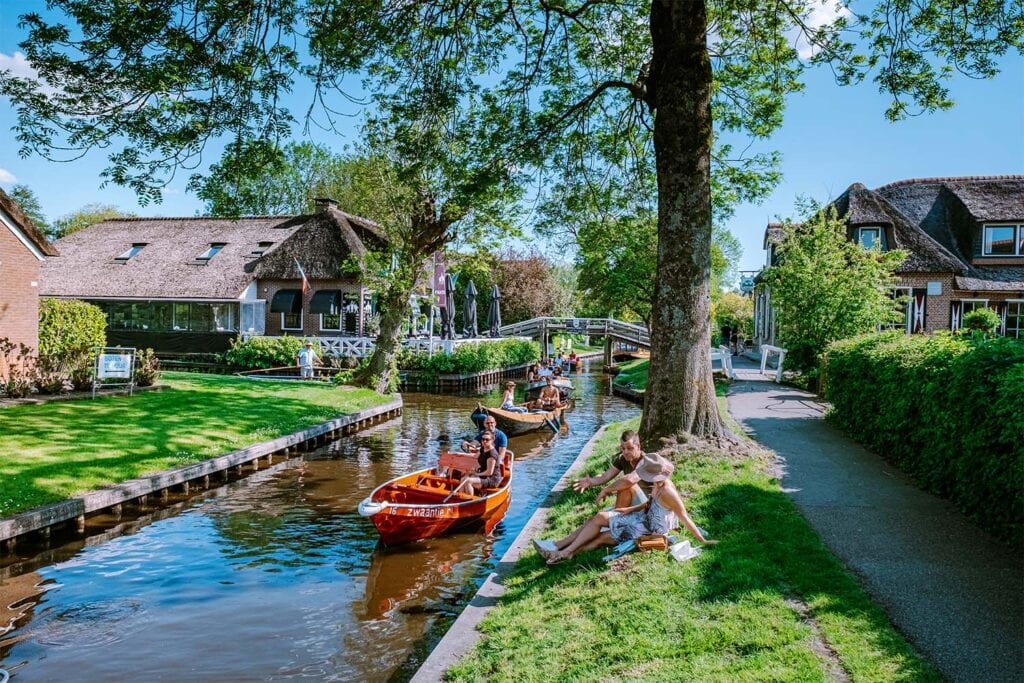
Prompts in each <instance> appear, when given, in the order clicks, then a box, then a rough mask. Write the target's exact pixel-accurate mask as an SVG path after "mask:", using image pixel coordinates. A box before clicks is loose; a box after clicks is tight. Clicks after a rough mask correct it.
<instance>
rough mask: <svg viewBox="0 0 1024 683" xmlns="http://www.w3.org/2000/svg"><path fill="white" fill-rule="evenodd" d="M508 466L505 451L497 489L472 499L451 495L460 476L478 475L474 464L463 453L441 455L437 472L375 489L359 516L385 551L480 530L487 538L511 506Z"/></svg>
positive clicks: (424, 472) (407, 476) (408, 476)
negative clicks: (374, 531) (370, 523)
mask: <svg viewBox="0 0 1024 683" xmlns="http://www.w3.org/2000/svg"><path fill="white" fill-rule="evenodd" d="M512 461H513V456H512V453H511V451H509V452H508V453H507V455H506V458H505V464H503V465H502V468H501V470H502V478H501V484H500V485H499V486H498V487H497V488H493V489H483V490H482V491H480V492H479V493H478V494H475V495H469V494H467V493H464V492H461V491H460V492H458V493H456V494H454V495H452V491H453V490H454V489H455V488H456V487H457V486H458V485H459V480H460V478H461V475H462V474H463V473H467V472H475V471H476V470H477V459H476V456H475V455H468V454H466V453H444V454H442V455H441V457H440V459H439V461H438V464H437V467H432V468H429V469H425V470H419V471H418V472H413V473H411V474H405V475H402V476H401V477H396V478H395V479H392V480H391V481H388V482H386V483H384V484H381V485H380V486H378V487H377V488H375V489H374V490H373V493H371V494H370V495H369V496H368V497H367V498H365V499H364V500H363V501H362V502H361V503H359V514H361V515H363V516H364V517H369V518H370V519H371V520H372V521H373V524H374V526H376V527H377V531H379V532H380V537H381V538H382V539H383V540H384V542H385V543H386V544H388V545H397V544H399V543H408V542H409V541H417V540H419V539H421V538H432V537H434V536H440V535H442V534H446V533H450V532H453V531H460V530H467V529H472V528H476V527H480V526H482V527H483V530H484V533H490V532H491V530H492V529H494V527H495V526H496V525H497V524H498V522H500V521H501V520H502V518H503V517H504V516H505V512H506V511H508V506H509V503H510V502H511V501H512V495H511V484H512Z"/></svg>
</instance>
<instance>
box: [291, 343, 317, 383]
mask: <svg viewBox="0 0 1024 683" xmlns="http://www.w3.org/2000/svg"><path fill="white" fill-rule="evenodd" d="M295 360H296V362H297V364H298V366H299V374H301V375H302V379H313V367H314V366H315V365H316V361H317V357H316V351H314V350H313V342H306V345H305V346H304V347H303V348H302V349H300V350H299V352H298V353H297V354H295Z"/></svg>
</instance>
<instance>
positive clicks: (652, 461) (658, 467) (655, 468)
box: [634, 453, 675, 484]
mask: <svg viewBox="0 0 1024 683" xmlns="http://www.w3.org/2000/svg"><path fill="white" fill-rule="evenodd" d="M674 469H675V467H673V466H672V463H670V462H669V461H668V460H666V459H665V458H663V457H661V456H660V455H658V454H656V453H644V454H643V455H642V456H640V459H639V460H637V462H636V469H635V470H634V472H636V476H638V477H640V478H641V479H643V480H644V481H646V482H648V483H650V484H653V483H655V482H659V481H665V480H666V479H668V477H669V475H668V474H665V473H666V472H669V473H671V472H672V470H674Z"/></svg>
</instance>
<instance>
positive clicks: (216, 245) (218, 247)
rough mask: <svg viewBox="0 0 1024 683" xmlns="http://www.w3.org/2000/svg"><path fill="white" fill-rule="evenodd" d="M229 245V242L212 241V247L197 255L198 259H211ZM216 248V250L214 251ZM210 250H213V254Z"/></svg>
mask: <svg viewBox="0 0 1024 683" xmlns="http://www.w3.org/2000/svg"><path fill="white" fill-rule="evenodd" d="M226 246H228V243H227V242H210V247H209V248H208V249H207V250H206V251H204V252H203V253H202V254H200V255H199V256H196V261H211V260H213V258H214V257H215V256H216V255H217V254H219V253H220V252H222V251H223V250H224V247H226ZM215 249H216V251H214V250H215ZM210 252H213V253H212V254H211V253H210Z"/></svg>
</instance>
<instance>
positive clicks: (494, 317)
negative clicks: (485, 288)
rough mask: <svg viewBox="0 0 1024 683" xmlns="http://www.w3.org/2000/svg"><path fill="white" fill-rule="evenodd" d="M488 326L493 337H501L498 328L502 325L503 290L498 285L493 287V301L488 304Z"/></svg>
mask: <svg viewBox="0 0 1024 683" xmlns="http://www.w3.org/2000/svg"><path fill="white" fill-rule="evenodd" d="M487 327H488V328H489V329H490V330H491V336H492V337H500V336H501V333H500V332H499V331H498V328H500V327H501V292H500V291H499V290H498V285H494V286H493V287H491V302H490V303H489V304H487Z"/></svg>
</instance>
